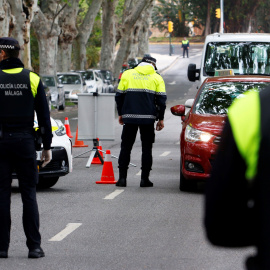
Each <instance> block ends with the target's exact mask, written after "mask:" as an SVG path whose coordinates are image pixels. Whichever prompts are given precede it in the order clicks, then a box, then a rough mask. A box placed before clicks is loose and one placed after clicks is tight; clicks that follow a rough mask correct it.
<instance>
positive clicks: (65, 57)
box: [57, 0, 79, 72]
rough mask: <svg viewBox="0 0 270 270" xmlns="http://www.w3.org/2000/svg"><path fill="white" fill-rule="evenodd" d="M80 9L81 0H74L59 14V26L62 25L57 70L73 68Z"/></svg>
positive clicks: (64, 70)
mask: <svg viewBox="0 0 270 270" xmlns="http://www.w3.org/2000/svg"><path fill="white" fill-rule="evenodd" d="M78 10H79V0H73V1H72V2H71V4H69V5H67V6H66V7H65V8H64V10H63V12H62V13H61V16H59V26H60V27H61V34H60V36H59V39H58V55H57V71H59V72H66V71H68V70H70V68H71V52H72V43H73V41H74V39H75V38H76V36H77V34H78V30H77V27H76V18H77V15H78Z"/></svg>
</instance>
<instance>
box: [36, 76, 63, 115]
mask: <svg viewBox="0 0 270 270" xmlns="http://www.w3.org/2000/svg"><path fill="white" fill-rule="evenodd" d="M40 77H41V79H42V82H43V83H44V84H45V85H46V86H48V87H49V89H50V93H51V103H52V105H53V106H54V107H55V108H57V109H58V110H64V109H65V103H66V100H65V92H64V86H63V85H62V84H59V83H58V80H57V77H56V76H55V75H47V74H44V75H40Z"/></svg>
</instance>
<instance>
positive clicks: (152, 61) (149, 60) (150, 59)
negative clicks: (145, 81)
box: [142, 56, 157, 65]
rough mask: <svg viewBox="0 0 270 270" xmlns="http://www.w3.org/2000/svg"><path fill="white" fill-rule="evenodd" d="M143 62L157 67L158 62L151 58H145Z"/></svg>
mask: <svg viewBox="0 0 270 270" xmlns="http://www.w3.org/2000/svg"><path fill="white" fill-rule="evenodd" d="M142 62H146V63H151V64H154V65H156V62H157V60H156V59H155V58H154V57H151V56H144V57H143V59H142Z"/></svg>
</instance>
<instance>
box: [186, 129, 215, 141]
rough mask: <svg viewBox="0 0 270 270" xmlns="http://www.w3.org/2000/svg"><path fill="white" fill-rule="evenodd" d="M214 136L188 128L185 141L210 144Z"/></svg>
mask: <svg viewBox="0 0 270 270" xmlns="http://www.w3.org/2000/svg"><path fill="white" fill-rule="evenodd" d="M213 136H214V135H212V134H210V133H208V132H204V131H200V130H198V129H195V128H193V127H191V126H187V127H186V131H185V140H186V141H188V142H209V141H210V139H211V138H212V137H213Z"/></svg>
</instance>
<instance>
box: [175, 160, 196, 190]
mask: <svg viewBox="0 0 270 270" xmlns="http://www.w3.org/2000/svg"><path fill="white" fill-rule="evenodd" d="M196 186H197V183H196V182H193V181H192V180H188V179H186V178H185V177H184V175H183V173H182V161H181V160H180V185H179V189H180V190H181V191H192V190H194V189H196Z"/></svg>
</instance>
